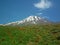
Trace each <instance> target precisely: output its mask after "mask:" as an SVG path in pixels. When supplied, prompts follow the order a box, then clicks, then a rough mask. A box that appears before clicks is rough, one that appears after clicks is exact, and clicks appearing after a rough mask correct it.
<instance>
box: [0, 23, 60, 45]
mask: <svg viewBox="0 0 60 45" xmlns="http://www.w3.org/2000/svg"><path fill="white" fill-rule="evenodd" d="M0 45H60V24H55V25H26V26H0Z"/></svg>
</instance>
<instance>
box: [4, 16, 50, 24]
mask: <svg viewBox="0 0 60 45" xmlns="http://www.w3.org/2000/svg"><path fill="white" fill-rule="evenodd" d="M47 23H49V21H48V20H46V19H45V18H42V17H39V16H29V17H27V18H25V19H23V20H21V21H16V22H11V23H7V24H4V25H20V24H47Z"/></svg>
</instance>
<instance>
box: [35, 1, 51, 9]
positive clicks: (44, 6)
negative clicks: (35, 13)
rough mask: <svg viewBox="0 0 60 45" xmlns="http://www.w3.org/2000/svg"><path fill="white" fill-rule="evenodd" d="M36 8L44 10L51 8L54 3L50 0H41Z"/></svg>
mask: <svg viewBox="0 0 60 45" xmlns="http://www.w3.org/2000/svg"><path fill="white" fill-rule="evenodd" d="M34 6H35V7H36V8H39V9H42V10H44V9H48V8H50V7H51V6H52V3H51V1H49V0H41V1H40V2H38V3H35V4H34Z"/></svg>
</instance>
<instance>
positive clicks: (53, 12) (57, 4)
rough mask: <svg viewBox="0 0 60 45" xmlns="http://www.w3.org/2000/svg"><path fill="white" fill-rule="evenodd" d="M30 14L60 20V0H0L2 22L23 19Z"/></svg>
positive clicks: (0, 20) (0, 21)
mask: <svg viewBox="0 0 60 45" xmlns="http://www.w3.org/2000/svg"><path fill="white" fill-rule="evenodd" d="M30 15H37V16H42V17H45V18H48V19H49V20H51V21H54V22H57V21H60V0H0V24H5V23H8V22H14V21H18V20H22V19H24V18H26V17H28V16H30Z"/></svg>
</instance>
